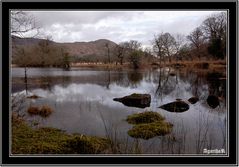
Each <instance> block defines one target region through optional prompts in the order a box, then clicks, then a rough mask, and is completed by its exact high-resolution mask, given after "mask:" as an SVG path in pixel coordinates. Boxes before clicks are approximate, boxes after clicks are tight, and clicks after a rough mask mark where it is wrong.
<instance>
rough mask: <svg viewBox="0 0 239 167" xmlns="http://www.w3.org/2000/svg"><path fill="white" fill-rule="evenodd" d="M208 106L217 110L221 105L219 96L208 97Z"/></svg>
mask: <svg viewBox="0 0 239 167" xmlns="http://www.w3.org/2000/svg"><path fill="white" fill-rule="evenodd" d="M207 104H208V105H209V106H210V107H211V108H216V107H217V106H218V105H219V98H218V97H217V96H214V95H209V96H208V97H207Z"/></svg>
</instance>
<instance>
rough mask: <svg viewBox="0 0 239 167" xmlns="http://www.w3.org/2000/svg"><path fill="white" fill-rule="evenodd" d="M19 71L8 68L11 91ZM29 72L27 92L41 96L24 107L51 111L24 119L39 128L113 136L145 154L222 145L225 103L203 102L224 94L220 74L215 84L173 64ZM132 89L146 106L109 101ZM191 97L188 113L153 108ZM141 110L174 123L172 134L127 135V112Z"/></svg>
mask: <svg viewBox="0 0 239 167" xmlns="http://www.w3.org/2000/svg"><path fill="white" fill-rule="evenodd" d="M21 70H22V69H14V68H13V70H12V77H13V78H12V81H13V84H12V91H13V93H19V92H24V85H22V84H21V83H22V78H23V75H24V73H22V71H21ZM28 71H29V74H28V75H29V83H30V85H29V92H30V93H31V94H36V95H38V96H41V97H42V98H39V99H35V100H32V99H27V100H28V101H27V103H28V105H29V104H30V103H31V104H34V105H43V104H47V105H49V106H51V107H52V108H53V109H54V111H55V112H53V113H52V115H50V116H49V118H47V119H44V120H38V117H30V116H29V117H28V119H29V120H34V119H36V120H38V121H40V125H41V126H51V127H55V128H60V129H63V130H66V131H67V132H69V133H83V134H86V135H96V136H103V137H104V136H107V135H110V134H114V135H116V136H117V138H119V140H120V141H122V142H125V143H126V142H127V143H128V145H137V146H138V147H142V148H141V149H142V150H141V151H142V152H143V153H147V154H148V153H157V154H158V153H160V154H161V153H163V154H165V153H174V154H175V153H202V149H203V148H208V149H209V148H212V149H214V148H215V149H216V148H225V138H226V135H225V134H226V124H227V123H226V121H227V120H226V112H225V111H226V106H225V105H226V104H225V102H224V101H221V102H220V103H221V104H222V105H220V106H218V107H217V108H215V109H211V108H210V107H209V106H208V105H207V103H206V99H207V97H208V95H209V94H211V93H213V94H214V95H217V96H223V97H224V98H225V94H224V93H223V92H224V91H225V81H222V80H221V77H218V78H217V79H216V81H215V82H216V83H214V81H211V80H210V79H208V77H206V76H207V75H206V74H205V73H193V72H188V73H187V72H186V73H185V72H180V71H178V70H175V69H172V68H171V69H170V68H161V69H155V70H153V69H151V70H145V71H143V70H141V71H133V70H128V71H127V70H123V71H114V70H111V71H109V70H106V71H103V70H99V71H96V70H89V69H84V70H83V69H82V70H78V69H73V70H71V71H62V70H60V69H48V70H47V69H29V70H28ZM47 71H48V72H47ZM173 74H175V75H173ZM217 81H218V83H217ZM133 93H141V94H145V93H146V94H150V95H151V104H150V106H149V107H147V108H145V109H141V108H134V107H127V106H124V105H123V104H121V103H118V102H115V101H113V98H115V97H124V96H126V95H130V94H133ZM193 96H197V97H198V98H199V101H198V102H197V103H196V104H190V103H189V106H190V108H189V110H188V111H187V112H182V113H173V112H168V111H166V110H164V109H160V108H158V107H159V106H161V105H164V104H167V103H169V102H173V101H175V99H177V98H179V99H182V100H184V101H187V100H188V99H189V98H191V97H193ZM146 110H152V111H155V112H158V113H160V114H161V115H163V116H164V117H165V119H166V120H167V121H169V122H171V123H172V124H173V125H174V126H173V131H172V133H171V134H169V135H166V136H164V137H162V136H159V137H155V138H152V139H149V140H147V141H144V140H142V139H137V140H135V139H134V138H131V137H129V136H128V135H127V131H128V130H129V129H131V128H132V125H129V124H128V123H127V122H126V121H125V119H126V118H127V116H128V115H131V114H134V113H139V112H143V111H146ZM217 111H222V112H220V113H219V112H217ZM128 149H129V148H128ZM126 150H127V149H126ZM139 151H140V150H139ZM126 152H127V151H126Z"/></svg>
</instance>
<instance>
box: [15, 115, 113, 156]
mask: <svg viewBox="0 0 239 167" xmlns="http://www.w3.org/2000/svg"><path fill="white" fill-rule="evenodd" d="M109 143H110V142H109V140H107V139H105V138H100V137H94V136H85V135H80V134H74V135H72V134H66V133H65V132H63V131H61V130H59V129H55V128H39V129H33V128H31V127H30V126H28V125H27V123H26V122H25V121H24V120H23V119H21V118H18V117H16V116H14V115H13V117H12V154H97V153H103V152H104V150H105V149H107V148H108V147H109Z"/></svg>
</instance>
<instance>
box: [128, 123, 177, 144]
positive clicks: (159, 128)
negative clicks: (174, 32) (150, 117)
mask: <svg viewBox="0 0 239 167" xmlns="http://www.w3.org/2000/svg"><path fill="white" fill-rule="evenodd" d="M172 127H173V125H172V124H171V123H169V122H164V121H158V122H153V123H149V124H147V123H146V124H139V125H136V126H133V128H132V129H130V130H129V131H128V135H129V136H131V137H134V138H142V139H146V140H148V139H150V138H152V137H155V136H163V135H166V134H168V133H170V132H171V131H172Z"/></svg>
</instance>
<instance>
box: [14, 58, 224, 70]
mask: <svg viewBox="0 0 239 167" xmlns="http://www.w3.org/2000/svg"><path fill="white" fill-rule="evenodd" d="M14 67H21V66H18V65H17V64H11V68H14ZM70 67H73V68H81V67H86V68H103V69H104V68H106V69H133V68H132V66H131V64H130V63H128V62H125V63H123V64H122V65H121V64H120V63H116V62H114V63H101V62H97V63H94V62H89V63H88V62H79V63H71V64H70ZM159 67H180V68H181V69H188V68H191V69H204V70H225V69H226V60H208V61H205V60H193V61H171V62H164V63H162V64H161V65H160V64H159V63H158V62H153V63H142V64H141V65H140V67H139V68H138V69H149V68H159ZM39 68H44V67H39Z"/></svg>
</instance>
